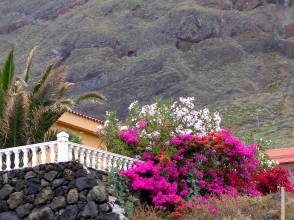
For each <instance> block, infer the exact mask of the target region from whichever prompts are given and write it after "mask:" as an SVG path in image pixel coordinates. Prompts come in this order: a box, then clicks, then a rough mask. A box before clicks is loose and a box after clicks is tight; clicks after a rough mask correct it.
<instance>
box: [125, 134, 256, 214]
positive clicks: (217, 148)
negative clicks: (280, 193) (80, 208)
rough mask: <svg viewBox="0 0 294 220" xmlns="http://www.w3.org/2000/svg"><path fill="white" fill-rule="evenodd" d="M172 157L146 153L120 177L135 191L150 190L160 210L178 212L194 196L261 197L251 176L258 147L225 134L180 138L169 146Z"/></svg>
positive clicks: (179, 136) (181, 136) (180, 136)
mask: <svg viewBox="0 0 294 220" xmlns="http://www.w3.org/2000/svg"><path fill="white" fill-rule="evenodd" d="M169 147H170V148H173V149H174V150H173V152H174V153H173V154H172V155H170V156H168V155H166V154H165V153H159V154H157V155H156V154H153V153H150V152H146V153H145V154H144V159H147V162H145V163H138V164H137V166H136V167H134V168H131V169H129V170H127V171H121V174H123V175H126V176H128V177H129V178H130V179H131V182H132V188H133V189H134V190H148V191H149V192H150V197H151V199H152V203H153V204H154V205H155V206H156V207H157V208H158V209H161V210H168V211H175V210H176V208H177V207H178V206H182V205H183V203H185V202H186V201H189V200H191V199H194V198H195V197H199V196H200V197H201V198H202V197H203V198H209V197H210V196H211V195H216V196H220V195H222V194H228V195H230V196H237V195H239V194H240V193H242V194H248V195H251V196H257V195H260V192H259V191H257V189H256V184H255V181H254V178H252V175H251V173H252V172H253V171H254V170H255V168H256V167H257V166H258V160H256V159H255V158H254V154H255V146H254V145H251V146H248V147H245V146H244V145H243V144H242V143H241V142H239V141H238V140H237V139H235V138H234V137H233V136H231V135H230V134H229V133H228V132H226V131H219V132H211V133H207V134H205V135H201V136H199V135H198V136H197V135H190V134H188V135H177V136H174V137H173V138H172V141H171V143H170V145H169Z"/></svg>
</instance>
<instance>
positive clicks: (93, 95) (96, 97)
mask: <svg viewBox="0 0 294 220" xmlns="http://www.w3.org/2000/svg"><path fill="white" fill-rule="evenodd" d="M106 100H107V99H106V97H105V96H104V95H102V94H100V93H98V92H89V93H84V94H82V95H80V96H78V97H77V98H75V99H74V101H75V103H76V104H80V103H81V102H83V101H91V102H98V103H103V102H104V101H106Z"/></svg>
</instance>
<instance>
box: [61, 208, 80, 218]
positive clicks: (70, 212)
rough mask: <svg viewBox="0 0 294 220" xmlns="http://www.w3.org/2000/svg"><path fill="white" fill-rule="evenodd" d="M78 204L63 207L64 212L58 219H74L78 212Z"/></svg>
mask: <svg viewBox="0 0 294 220" xmlns="http://www.w3.org/2000/svg"><path fill="white" fill-rule="evenodd" d="M78 210H79V209H78V206H77V205H69V206H67V207H66V208H65V210H64V212H63V213H62V214H61V216H60V218H59V219H60V220H74V219H76V217H77V214H78Z"/></svg>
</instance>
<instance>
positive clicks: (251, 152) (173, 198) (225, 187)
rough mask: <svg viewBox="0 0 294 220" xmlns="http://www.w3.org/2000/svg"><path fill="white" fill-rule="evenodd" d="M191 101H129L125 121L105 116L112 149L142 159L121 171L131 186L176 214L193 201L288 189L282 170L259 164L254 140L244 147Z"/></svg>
mask: <svg viewBox="0 0 294 220" xmlns="http://www.w3.org/2000/svg"><path fill="white" fill-rule="evenodd" d="M193 101H194V99H193V98H180V99H179V100H178V101H175V102H164V103H161V102H160V101H157V102H156V103H154V104H152V105H145V106H143V107H140V106H139V104H138V103H137V102H135V103H132V104H131V106H130V108H129V110H130V116H129V117H128V120H127V122H126V123H125V124H123V123H121V122H120V121H119V120H118V119H116V117H115V114H114V113H109V114H108V116H107V117H108V121H107V123H106V126H105V128H104V129H103V132H104V133H105V135H106V136H108V138H109V139H108V140H112V143H111V147H112V149H116V152H118V153H125V154H126V155H128V156H140V158H141V159H142V160H143V161H144V162H142V163H140V162H138V163H136V166H135V167H133V168H131V169H129V170H127V171H121V172H120V173H121V174H122V175H125V176H127V177H128V178H129V179H130V182H131V187H132V188H133V190H135V191H142V192H144V193H145V195H147V196H148V198H149V199H150V203H151V204H153V205H155V207H156V208H157V209H159V210H161V211H162V213H168V214H171V215H172V216H174V217H177V216H180V215H181V213H182V211H183V210H189V208H193V204H195V200H196V201H198V202H199V201H203V202H204V201H207V200H209V199H210V198H212V197H221V196H222V195H227V196H230V197H237V196H239V195H248V196H259V195H262V194H265V193H269V192H274V191H277V189H278V186H287V190H291V189H292V187H293V186H292V185H290V184H289V182H288V180H287V175H288V174H287V172H285V170H283V169H282V168H276V167H275V166H270V167H268V168H264V164H266V163H262V164H263V166H261V165H260V164H261V163H260V161H259V160H258V158H257V155H259V154H257V146H256V145H255V144H252V145H249V146H245V145H244V143H243V142H241V141H240V140H238V139H237V138H235V137H234V136H232V134H230V133H229V132H228V131H226V130H222V129H220V117H219V114H218V113H213V114H211V113H210V112H209V111H208V109H204V110H196V109H195V105H194V103H193ZM109 144H110V143H109ZM263 160H264V159H263ZM264 176H265V177H264ZM269 176H270V177H269ZM276 177H277V178H276ZM266 178H268V179H267V180H265V179H266ZM271 180H272V182H271ZM267 184H268V185H267ZM193 201H194V202H193ZM211 211H212V212H213V211H214V210H213V209H212V210H211Z"/></svg>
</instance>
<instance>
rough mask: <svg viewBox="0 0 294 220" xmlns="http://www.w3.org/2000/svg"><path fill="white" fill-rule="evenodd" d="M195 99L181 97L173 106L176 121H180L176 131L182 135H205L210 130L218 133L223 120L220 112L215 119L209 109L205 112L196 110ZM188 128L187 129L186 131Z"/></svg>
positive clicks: (215, 115) (216, 113)
mask: <svg viewBox="0 0 294 220" xmlns="http://www.w3.org/2000/svg"><path fill="white" fill-rule="evenodd" d="M194 100H195V99H194V97H187V98H183V97H180V98H179V101H176V102H174V103H173V105H172V115H173V116H174V118H175V120H178V121H180V122H181V123H180V125H179V126H178V128H177V129H176V132H177V133H180V134H191V133H193V132H194V133H205V132H207V131H208V130H209V129H211V130H212V131H217V130H219V129H220V122H221V118H220V115H219V113H218V112H215V113H214V115H213V117H212V116H211V115H210V112H209V110H208V109H207V108H205V109H203V110H199V111H196V110H194V107H195V105H194ZM185 128H186V129H185Z"/></svg>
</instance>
